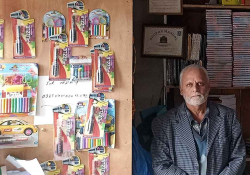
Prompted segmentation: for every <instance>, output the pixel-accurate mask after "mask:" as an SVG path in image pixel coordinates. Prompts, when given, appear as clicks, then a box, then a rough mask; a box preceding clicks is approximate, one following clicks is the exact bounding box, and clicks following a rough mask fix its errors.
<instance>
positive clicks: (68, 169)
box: [62, 156, 84, 175]
mask: <svg viewBox="0 0 250 175" xmlns="http://www.w3.org/2000/svg"><path fill="white" fill-rule="evenodd" d="M62 164H63V174H62V175H68V174H78V175H84V165H83V164H80V158H79V157H78V156H72V157H70V158H68V159H64V160H63V161H62Z"/></svg>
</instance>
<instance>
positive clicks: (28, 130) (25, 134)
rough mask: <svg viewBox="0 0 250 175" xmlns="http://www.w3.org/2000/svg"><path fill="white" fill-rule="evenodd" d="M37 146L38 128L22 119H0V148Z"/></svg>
mask: <svg viewBox="0 0 250 175" xmlns="http://www.w3.org/2000/svg"><path fill="white" fill-rule="evenodd" d="M37 146H38V128H37V127H36V126H34V125H32V124H29V123H27V122H26V121H24V120H20V119H16V118H11V119H10V118H8V119H3V120H1V121H0V149H5V148H23V147H37Z"/></svg>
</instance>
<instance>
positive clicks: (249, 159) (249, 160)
mask: <svg viewBox="0 0 250 175" xmlns="http://www.w3.org/2000/svg"><path fill="white" fill-rule="evenodd" d="M246 161H247V162H250V155H248V154H247V157H246Z"/></svg>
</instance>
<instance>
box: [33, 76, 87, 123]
mask: <svg viewBox="0 0 250 175" xmlns="http://www.w3.org/2000/svg"><path fill="white" fill-rule="evenodd" d="M91 91H92V83H91V81H82V82H78V81H70V80H67V81H49V77H48V76H39V84H38V95H37V100H38V101H37V112H36V116H35V120H34V124H35V125H44V124H53V112H52V109H53V108H54V107H56V106H59V105H61V104H69V105H70V106H71V111H72V112H73V113H74V111H75V107H76V103H77V102H78V101H82V100H87V99H88V98H89V94H90V93H91Z"/></svg>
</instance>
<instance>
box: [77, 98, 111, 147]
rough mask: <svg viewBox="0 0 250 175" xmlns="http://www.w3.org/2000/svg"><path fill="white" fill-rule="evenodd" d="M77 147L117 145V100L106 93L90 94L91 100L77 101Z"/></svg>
mask: <svg viewBox="0 0 250 175" xmlns="http://www.w3.org/2000/svg"><path fill="white" fill-rule="evenodd" d="M75 118H76V149H77V150H79V151H80V150H87V149H90V148H94V147H98V146H107V147H109V148H114V147H115V100H113V99H104V94H102V93H100V94H90V99H89V101H82V102H78V103H77V108H76V112H75Z"/></svg>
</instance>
